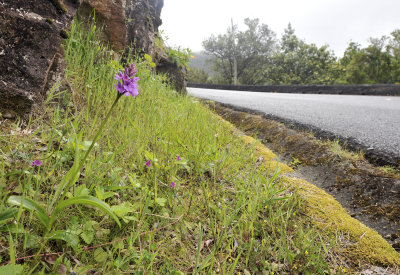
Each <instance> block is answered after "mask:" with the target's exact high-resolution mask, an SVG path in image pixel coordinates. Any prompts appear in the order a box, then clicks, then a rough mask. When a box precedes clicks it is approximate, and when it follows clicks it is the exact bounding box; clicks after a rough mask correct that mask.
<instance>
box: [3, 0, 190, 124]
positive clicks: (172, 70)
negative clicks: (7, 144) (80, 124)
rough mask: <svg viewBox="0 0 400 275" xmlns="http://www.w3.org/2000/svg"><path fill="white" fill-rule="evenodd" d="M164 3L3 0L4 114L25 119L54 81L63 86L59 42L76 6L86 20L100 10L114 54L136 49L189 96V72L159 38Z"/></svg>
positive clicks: (139, 0)
mask: <svg viewBox="0 0 400 275" xmlns="http://www.w3.org/2000/svg"><path fill="white" fill-rule="evenodd" d="M163 5H164V0H12V1H5V2H4V1H0V113H2V114H7V116H8V117H16V116H17V115H18V116H23V115H25V114H27V113H29V112H30V111H31V109H32V106H34V105H40V103H41V102H42V100H43V98H44V97H45V96H46V91H48V90H49V89H50V88H51V87H52V86H53V84H54V83H56V82H61V83H63V77H64V68H65V64H64V63H65V60H64V55H63V51H62V47H61V43H62V40H63V39H64V38H66V37H67V36H68V29H69V26H70V24H71V22H72V19H73V16H74V15H75V12H76V10H77V8H78V6H80V14H81V16H82V18H83V19H88V18H89V17H90V16H91V15H92V14H93V11H94V10H95V11H96V13H95V18H96V20H97V23H98V24H99V25H103V26H104V31H103V37H102V38H103V40H104V41H106V42H108V43H110V45H111V46H112V47H113V49H114V50H115V51H120V52H121V53H122V51H126V50H127V49H129V47H131V46H133V48H134V50H135V51H136V52H137V53H138V54H142V55H143V54H145V53H147V54H149V55H150V56H152V58H153V60H154V61H155V63H156V64H157V66H156V71H157V72H159V73H165V74H166V75H167V76H169V77H170V78H171V81H170V83H171V84H172V85H173V86H174V87H175V89H176V90H177V91H179V92H185V91H186V80H185V70H184V69H182V68H180V67H178V66H177V65H176V64H174V63H173V62H172V61H171V60H169V59H168V57H167V54H166V52H165V47H164V46H163V44H162V40H161V39H159V36H158V27H159V26H160V25H161V23H162V21H161V19H160V13H161V9H162V7H163ZM62 87H65V85H62Z"/></svg>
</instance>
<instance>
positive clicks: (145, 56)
mask: <svg viewBox="0 0 400 275" xmlns="http://www.w3.org/2000/svg"><path fill="white" fill-rule="evenodd" d="M144 59H146V60H147V61H148V62H150V63H151V62H153V58H152V57H151V56H150V55H148V54H147V53H146V54H145V55H144Z"/></svg>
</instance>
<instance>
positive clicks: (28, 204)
mask: <svg viewBox="0 0 400 275" xmlns="http://www.w3.org/2000/svg"><path fill="white" fill-rule="evenodd" d="M7 203H8V204H11V205H15V206H20V207H22V208H25V209H26V210H29V211H31V212H33V213H34V214H35V215H36V216H37V217H38V219H39V220H40V221H41V222H42V223H43V225H44V226H45V227H46V228H47V227H48V225H49V221H50V219H49V217H48V216H47V214H46V211H45V210H44V208H43V207H42V206H41V205H39V204H38V203H37V202H35V201H34V200H32V199H29V198H24V197H20V196H11V197H9V198H8V200H7Z"/></svg>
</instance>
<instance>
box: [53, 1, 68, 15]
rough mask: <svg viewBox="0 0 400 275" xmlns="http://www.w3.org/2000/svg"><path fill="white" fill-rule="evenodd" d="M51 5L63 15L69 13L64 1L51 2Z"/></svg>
mask: <svg viewBox="0 0 400 275" xmlns="http://www.w3.org/2000/svg"><path fill="white" fill-rule="evenodd" d="M50 2H51V3H53V5H54V6H55V7H56V8H57V10H58V11H60V12H62V13H65V14H66V13H68V10H67V8H66V7H65V5H64V2H63V1H62V0H50Z"/></svg>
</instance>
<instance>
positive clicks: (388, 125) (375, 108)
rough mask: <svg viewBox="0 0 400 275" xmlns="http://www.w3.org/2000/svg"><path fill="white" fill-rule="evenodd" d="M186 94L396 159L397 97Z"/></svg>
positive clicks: (399, 149)
mask: <svg viewBox="0 0 400 275" xmlns="http://www.w3.org/2000/svg"><path fill="white" fill-rule="evenodd" d="M188 91H189V94H190V95H193V96H195V97H199V98H205V99H211V100H214V101H217V102H220V103H225V104H229V105H233V106H237V107H242V108H247V109H251V110H256V111H261V112H263V113H265V114H266V115H269V116H272V117H276V118H280V119H283V120H285V121H292V122H295V123H298V124H300V125H305V126H310V128H312V129H318V130H320V131H321V132H328V133H331V134H333V135H334V136H338V137H341V138H344V139H347V140H353V141H354V142H355V143H358V144H360V145H362V146H365V148H368V149H369V150H371V151H376V152H381V153H383V155H390V156H392V157H394V158H395V159H397V161H396V162H398V160H399V159H400V97H390V96H352V95H314V94H283V93H281V94H277V93H260V92H239V91H226V90H211V89H199V88H188Z"/></svg>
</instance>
